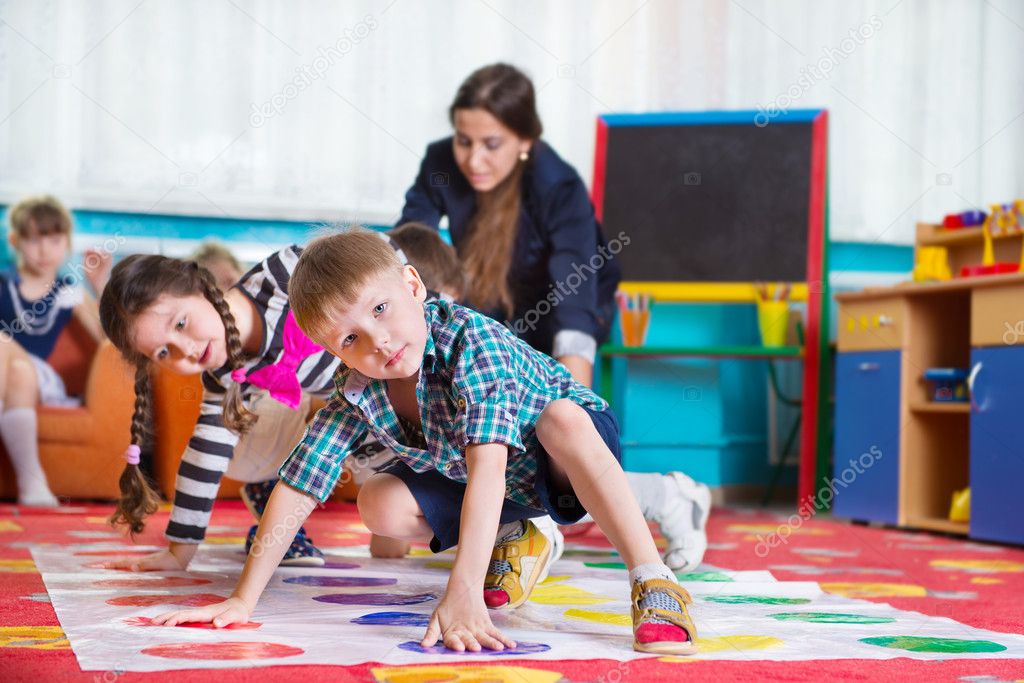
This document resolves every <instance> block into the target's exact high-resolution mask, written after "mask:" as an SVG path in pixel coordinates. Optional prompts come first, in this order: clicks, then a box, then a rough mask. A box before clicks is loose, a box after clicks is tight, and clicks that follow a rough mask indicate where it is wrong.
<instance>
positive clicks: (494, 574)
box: [484, 520, 551, 609]
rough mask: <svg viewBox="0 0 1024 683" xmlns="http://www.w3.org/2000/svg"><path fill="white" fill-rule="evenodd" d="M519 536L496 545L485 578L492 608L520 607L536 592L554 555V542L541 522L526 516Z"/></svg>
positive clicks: (485, 587) (488, 603)
mask: <svg viewBox="0 0 1024 683" xmlns="http://www.w3.org/2000/svg"><path fill="white" fill-rule="evenodd" d="M524 521H525V524H526V530H525V531H524V532H523V535H522V536H520V537H519V538H514V539H512V540H511V541H505V542H504V543H499V544H498V545H496V546H494V551H493V552H492V553H491V564H490V566H489V567H488V570H487V578H485V579H484V603H486V605H487V606H488V607H489V608H491V609H509V608H512V607H519V606H520V605H521V604H523V603H524V602H526V600H527V599H528V598H529V597H530V593H531V592H533V587H534V586H535V585H536V584H537V581H539V580H540V577H541V575H542V574H543V573H544V570H545V568H546V567H547V564H548V558H549V557H550V555H551V544H550V543H548V540H547V539H546V538H545V537H544V534H542V533H541V532H540V530H538V529H537V525H536V524H534V523H533V522H531V521H530V520H524Z"/></svg>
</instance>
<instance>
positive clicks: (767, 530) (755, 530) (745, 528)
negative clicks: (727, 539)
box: [725, 524, 833, 536]
mask: <svg viewBox="0 0 1024 683" xmlns="http://www.w3.org/2000/svg"><path fill="white" fill-rule="evenodd" d="M783 526H784V525H782V524H730V525H729V526H727V527H726V528H725V530H726V531H727V532H729V533H731V534H744V533H746V534H774V533H778V531H779V529H780V528H782V527H783ZM786 528H787V529H788V530H789V533H790V534H792V535H794V536H796V535H800V534H803V535H807V536H832V535H833V534H832V531H830V530H828V529H820V528H818V527H806V526H786Z"/></svg>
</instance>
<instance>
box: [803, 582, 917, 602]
mask: <svg viewBox="0 0 1024 683" xmlns="http://www.w3.org/2000/svg"><path fill="white" fill-rule="evenodd" d="M818 585H819V586H821V590H823V591H825V592H826V593H832V594H833V595H842V596H843V597H846V598H885V597H903V598H923V597H925V596H926V595H928V591H926V590H925V589H924V587H922V586H915V585H913V584H909V583H819V584H818Z"/></svg>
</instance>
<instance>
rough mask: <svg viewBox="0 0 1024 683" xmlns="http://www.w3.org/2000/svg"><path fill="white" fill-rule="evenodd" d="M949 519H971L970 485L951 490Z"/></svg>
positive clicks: (956, 520) (954, 520)
mask: <svg viewBox="0 0 1024 683" xmlns="http://www.w3.org/2000/svg"><path fill="white" fill-rule="evenodd" d="M949 521H951V522H970V521H971V487H970V486H968V487H967V488H965V489H960V490H959V491H953V500H952V501H951V502H950V504H949Z"/></svg>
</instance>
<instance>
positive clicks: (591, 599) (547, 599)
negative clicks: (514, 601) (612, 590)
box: [530, 583, 615, 605]
mask: <svg viewBox="0 0 1024 683" xmlns="http://www.w3.org/2000/svg"><path fill="white" fill-rule="evenodd" d="M614 601H615V600H614V599H613V598H606V597H603V596H601V595H597V594H596V593H591V592H590V591H585V590H583V589H582V588H576V587H575V586H570V585H568V584H564V583H554V584H547V583H544V584H540V585H537V586H535V587H534V589H533V593H532V594H531V595H530V602H536V603H537V604H539V605H600V604H601V603H602V602H614Z"/></svg>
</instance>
